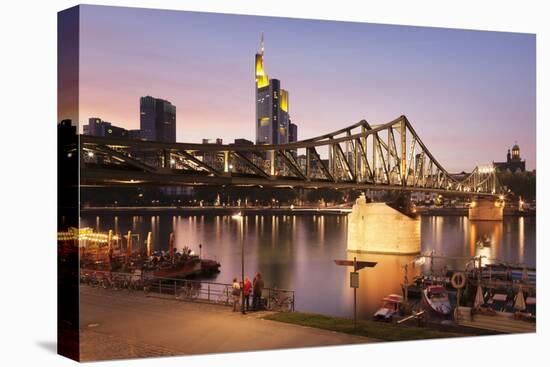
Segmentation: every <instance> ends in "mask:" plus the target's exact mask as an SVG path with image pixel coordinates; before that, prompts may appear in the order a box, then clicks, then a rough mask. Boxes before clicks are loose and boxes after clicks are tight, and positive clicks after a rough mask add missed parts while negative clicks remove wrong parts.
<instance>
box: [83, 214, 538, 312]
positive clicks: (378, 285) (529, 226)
mask: <svg viewBox="0 0 550 367" xmlns="http://www.w3.org/2000/svg"><path fill="white" fill-rule="evenodd" d="M535 223H536V218H535V217H505V219H504V221H502V222H470V221H469V220H468V218H467V217H461V216H423V217H421V238H422V251H429V250H434V251H435V253H436V254H440V255H447V256H454V257H471V256H475V255H480V254H481V255H485V256H486V258H485V259H484V261H486V262H491V261H494V260H492V259H499V260H501V261H505V262H510V263H524V264H526V265H527V266H529V267H535V257H536V245H535V244H536V243H535V232H536V224H535ZM81 226H83V227H92V228H94V230H96V231H101V232H106V231H108V230H109V229H113V230H114V232H115V233H126V232H127V231H128V230H132V232H133V233H139V234H140V239H141V240H140V242H142V244H141V246H143V242H144V239H145V238H146V236H147V232H148V231H151V232H152V238H153V249H154V250H167V249H168V237H169V234H170V233H171V232H173V233H174V236H175V244H176V248H178V249H182V248H183V247H185V246H187V247H189V248H190V249H192V250H193V251H195V252H196V253H199V251H202V256H203V257H205V258H211V259H216V260H217V261H219V262H220V263H221V268H220V270H221V272H220V273H219V274H218V275H217V277H216V278H214V279H213V280H215V281H218V282H224V283H230V282H231V280H232V279H233V278H234V277H240V274H241V248H240V243H239V236H238V233H239V232H238V231H239V227H238V226H239V220H238V219H237V220H236V219H232V217H231V216H228V215H181V216H178V215H168V214H160V215H150V214H147V215H131V214H123V215H120V214H118V215H111V214H102V215H100V216H96V215H87V214H84V215H83V217H82V218H81ZM243 226H244V247H245V272H246V274H247V275H248V276H250V278H251V279H252V277H253V276H254V273H255V272H256V271H260V272H261V273H262V275H263V277H264V279H265V283H266V286H268V287H274V286H277V287H279V288H285V289H292V290H295V291H296V309H297V310H300V311H311V312H318V313H325V314H330V315H336V316H350V317H351V316H352V313H353V291H352V289H350V288H349V271H350V269H349V268H347V267H343V266H337V265H336V264H335V263H334V260H335V259H346V258H347V259H353V257H354V256H356V257H357V259H358V260H370V261H377V262H378V264H377V266H376V267H374V268H370V269H363V270H361V271H360V287H359V289H358V292H357V300H358V301H357V302H358V305H357V307H358V316H359V317H360V318H369V317H370V316H371V315H372V313H373V312H374V311H375V310H376V309H377V307H378V306H379V305H380V300H381V298H382V297H384V296H385V295H387V294H389V293H400V284H401V283H402V282H403V277H404V271H403V265H404V264H406V263H408V262H410V261H411V260H412V259H413V256H399V255H376V254H352V253H348V252H347V251H346V235H347V234H346V233H347V232H346V231H347V218H346V216H340V215H293V216H290V215H248V216H244V218H243ZM388 230H391V229H388ZM484 235H485V236H487V237H488V238H489V239H490V241H491V245H490V246H488V247H484V248H481V249H480V248H478V246H476V241H477V239H479V238H480V237H481V236H484ZM199 244H202V250H199ZM463 264H464V261H462V260H459V259H456V260H453V261H452V262H450V263H449V262H448V263H447V264H446V265H447V266H448V267H449V268H453V267H454V268H461V267H462V266H463ZM444 265H445V264H444V263H443V262H441V261H440V260H437V261H435V262H434V269H435V270H436V271H437V270H440V269H443V266H444ZM427 267H428V264H424V265H423V266H422V268H423V270H424V271H426V269H427ZM418 271H422V269H420V268H419V267H417V268H416V269H410V272H409V274H408V276H409V277H412V276H413V273H416V272H418Z"/></svg>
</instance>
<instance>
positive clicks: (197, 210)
mask: <svg viewBox="0 0 550 367" xmlns="http://www.w3.org/2000/svg"><path fill="white" fill-rule="evenodd" d="M81 212H82V213H83V214H106V213H110V214H117V213H120V214H153V213H155V214H156V213H163V214H177V215H197V214H214V215H233V214H235V213H238V212H240V213H242V214H243V215H274V214H275V215H314V214H323V215H347V214H348V213H350V212H351V208H346V207H327V208H317V207H300V208H291V207H246V208H245V207H238V206H235V207H234V206H208V207H206V206H203V207H201V206H146V207H144V206H116V207H114V206H106V207H87V208H82V209H81Z"/></svg>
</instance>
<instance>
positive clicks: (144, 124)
mask: <svg viewBox="0 0 550 367" xmlns="http://www.w3.org/2000/svg"><path fill="white" fill-rule="evenodd" d="M139 110H140V129H141V138H142V139H145V140H153V141H163V142H167V143H175V142H176V106H174V105H173V104H172V103H170V102H169V101H166V100H164V99H160V98H154V97H151V96H145V97H141V98H140V101H139Z"/></svg>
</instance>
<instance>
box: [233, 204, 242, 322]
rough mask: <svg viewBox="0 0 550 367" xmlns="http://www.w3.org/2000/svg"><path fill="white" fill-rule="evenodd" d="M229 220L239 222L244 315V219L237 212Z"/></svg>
mask: <svg viewBox="0 0 550 367" xmlns="http://www.w3.org/2000/svg"><path fill="white" fill-rule="evenodd" d="M231 218H233V219H235V220H237V221H239V242H240V243H241V284H242V286H241V313H242V314H243V315H244V314H245V311H244V232H243V224H244V219H243V215H242V214H241V212H238V213H237V214H234V215H232V216H231Z"/></svg>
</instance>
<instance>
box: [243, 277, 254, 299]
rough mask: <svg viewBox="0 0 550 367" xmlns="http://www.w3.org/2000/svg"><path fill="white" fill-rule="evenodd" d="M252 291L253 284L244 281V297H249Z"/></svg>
mask: <svg viewBox="0 0 550 367" xmlns="http://www.w3.org/2000/svg"><path fill="white" fill-rule="evenodd" d="M251 289H252V283H250V280H245V281H244V295H245V296H248V295H249V294H250V290H251Z"/></svg>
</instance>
